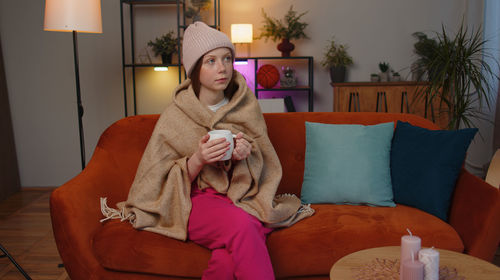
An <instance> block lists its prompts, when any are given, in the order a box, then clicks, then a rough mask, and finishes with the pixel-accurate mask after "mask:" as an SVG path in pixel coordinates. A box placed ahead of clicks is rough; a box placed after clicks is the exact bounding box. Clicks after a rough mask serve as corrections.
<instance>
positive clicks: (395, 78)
mask: <svg viewBox="0 0 500 280" xmlns="http://www.w3.org/2000/svg"><path fill="white" fill-rule="evenodd" d="M391 81H394V82H399V81H401V76H400V75H399V73H398V72H394V71H392V78H391Z"/></svg>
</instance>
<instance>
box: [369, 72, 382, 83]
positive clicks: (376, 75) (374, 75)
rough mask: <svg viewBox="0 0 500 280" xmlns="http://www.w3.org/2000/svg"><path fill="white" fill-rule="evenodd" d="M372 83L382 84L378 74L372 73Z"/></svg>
mask: <svg viewBox="0 0 500 280" xmlns="http://www.w3.org/2000/svg"><path fill="white" fill-rule="evenodd" d="M370 81H371V82H374V83H376V82H380V76H379V75H378V74H377V73H371V74H370Z"/></svg>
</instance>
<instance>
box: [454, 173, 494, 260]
mask: <svg viewBox="0 0 500 280" xmlns="http://www.w3.org/2000/svg"><path fill="white" fill-rule="evenodd" d="M449 222H450V224H451V226H453V228H455V230H456V231H457V232H458V234H459V235H460V237H461V238H462V241H463V242H464V248H465V253H467V254H469V255H472V256H475V257H478V258H481V259H483V260H486V261H491V260H493V256H494V254H495V252H496V250H497V247H498V242H499V241H500V191H499V189H498V188H495V187H493V186H491V185H489V184H488V183H486V182H485V181H483V180H482V179H480V178H478V177H476V176H474V175H472V174H471V173H469V172H468V171H466V170H464V169H462V171H461V172H460V175H459V177H458V180H457V184H456V189H455V193H454V195H453V201H452V205H451V209H450V220H449Z"/></svg>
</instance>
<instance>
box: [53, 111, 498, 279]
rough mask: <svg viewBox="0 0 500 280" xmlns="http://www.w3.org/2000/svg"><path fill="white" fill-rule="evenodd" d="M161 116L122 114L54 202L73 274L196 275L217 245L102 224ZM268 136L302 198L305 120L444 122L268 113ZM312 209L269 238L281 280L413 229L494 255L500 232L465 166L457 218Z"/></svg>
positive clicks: (306, 274) (428, 242)
mask: <svg viewBox="0 0 500 280" xmlns="http://www.w3.org/2000/svg"><path fill="white" fill-rule="evenodd" d="M157 119H158V115H142V116H133V117H128V118H124V119H122V120H119V121H117V122H116V123H115V124H113V125H111V126H110V127H109V128H108V129H107V130H106V131H105V132H104V133H103V134H102V136H101V138H100V140H99V143H98V144H97V147H96V149H95V152H94V154H93V156H92V159H91V160H90V162H89V164H88V165H87V167H86V168H85V170H83V171H82V172H81V173H80V174H78V176H76V177H75V178H73V179H72V180H70V181H69V182H67V183H66V184H64V185H63V186H61V187H59V188H57V189H56V190H55V191H54V192H53V193H52V196H51V200H50V209H51V217H52V225H53V230H54V236H55V240H56V243H57V247H58V250H59V253H60V255H61V258H62V260H63V263H64V266H65V268H66V270H67V272H68V274H69V276H70V277H71V279H73V280H78V279H85V280H88V279H122V280H123V279H134V280H135V279H197V278H199V277H200V276H201V275H202V272H203V270H204V269H205V268H206V267H207V263H208V260H209V258H210V251H209V250H207V249H205V248H202V247H200V246H198V245H196V244H194V243H192V242H189V241H188V242H181V241H178V240H174V239H170V238H167V237H164V236H161V235H158V234H155V233H151V232H147V231H140V230H135V229H133V228H132V227H131V225H130V224H129V223H128V222H120V221H119V220H113V221H106V222H104V223H100V222H99V220H100V219H102V218H103V216H102V214H101V212H100V204H99V198H100V197H107V198H108V205H109V206H111V207H114V206H115V203H117V202H119V201H123V200H125V199H126V198H127V194H128V190H129V188H130V185H131V183H132V180H133V178H134V175H135V171H136V168H137V166H138V164H139V160H140V159H141V155H142V153H143V150H144V148H145V146H146V144H147V142H148V139H149V137H150V135H151V133H152V130H153V127H154V125H155V123H156V121H157ZM265 119H266V122H267V126H268V133H269V137H270V139H271V141H272V142H273V144H274V147H275V148H276V151H277V153H278V156H279V158H280V160H281V163H282V165H283V179H282V181H281V185H280V187H279V193H294V194H297V195H299V196H300V192H301V185H302V178H303V173H304V155H305V125H304V122H305V121H310V122H321V123H332V124H334V123H335V124H365V125H373V124H377V123H382V122H390V121H395V122H396V121H397V120H402V121H407V122H410V123H411V124H413V125H418V126H421V127H425V128H429V129H438V127H437V126H436V125H434V124H433V123H432V122H430V121H428V120H426V119H423V118H421V117H418V116H415V115H407V114H387V113H309V112H308V113H274V114H265ZM312 207H313V208H314V209H316V213H315V215H314V216H312V217H310V218H307V219H305V220H303V221H300V222H299V223H297V224H295V225H294V226H292V227H290V228H284V229H280V230H277V231H274V232H273V233H271V234H270V235H269V237H268V240H267V244H268V248H269V252H270V255H271V260H272V263H273V267H274V270H275V274H276V277H277V278H278V279H287V278H292V277H293V279H328V274H329V271H330V268H331V266H332V265H333V264H334V263H335V262H336V261H337V260H338V259H340V258H341V257H343V256H345V255H347V254H350V253H352V252H355V251H359V250H362V249H366V248H372V247H379V246H389V245H399V244H400V238H401V236H402V235H404V234H405V233H406V228H411V229H412V231H413V232H414V233H415V234H417V235H418V236H420V237H421V238H422V246H426V247H430V246H435V247H438V248H442V249H448V250H453V251H457V252H465V253H467V254H470V255H473V256H476V257H479V258H481V259H484V260H488V261H490V260H491V259H492V258H493V255H494V252H495V251H496V248H497V245H498V244H499V243H498V242H499V239H500V196H499V191H498V189H497V188H494V187H492V186H490V185H488V184H487V183H485V182H484V181H483V180H481V179H479V178H477V177H475V176H473V175H471V174H470V173H468V172H467V171H465V170H462V172H461V174H460V175H459V178H458V181H457V184H456V189H455V192H454V194H453V202H452V205H451V209H450V219H449V224H448V223H446V222H444V221H442V220H440V219H439V218H437V217H435V216H432V215H430V214H428V213H425V212H423V211H421V210H418V209H416V208H412V207H408V206H404V205H397V206H396V207H394V208H391V207H370V206H352V205H333V204H314V205H312Z"/></svg>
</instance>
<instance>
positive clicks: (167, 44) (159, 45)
mask: <svg viewBox="0 0 500 280" xmlns="http://www.w3.org/2000/svg"><path fill="white" fill-rule="evenodd" d="M148 46H150V47H151V48H152V49H153V52H154V53H155V55H156V56H158V55H159V56H161V60H162V63H163V64H171V63H172V54H174V53H176V52H177V38H176V37H175V35H174V32H173V31H170V32H168V33H167V34H164V35H162V36H161V37H157V38H156V39H155V40H154V41H152V40H151V41H149V42H148Z"/></svg>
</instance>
